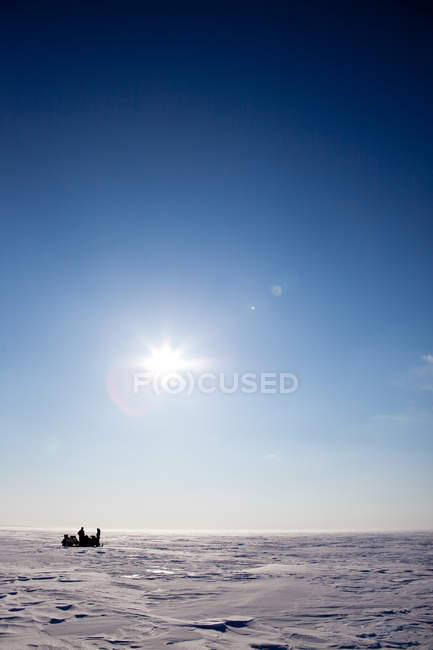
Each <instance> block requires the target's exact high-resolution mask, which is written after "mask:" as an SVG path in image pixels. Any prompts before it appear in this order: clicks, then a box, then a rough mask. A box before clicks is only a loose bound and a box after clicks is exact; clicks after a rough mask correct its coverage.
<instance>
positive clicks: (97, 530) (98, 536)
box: [96, 528, 101, 546]
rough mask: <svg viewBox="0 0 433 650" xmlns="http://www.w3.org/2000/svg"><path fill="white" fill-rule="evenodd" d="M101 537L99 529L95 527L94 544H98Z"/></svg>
mask: <svg viewBox="0 0 433 650" xmlns="http://www.w3.org/2000/svg"><path fill="white" fill-rule="evenodd" d="M100 538H101V529H100V528H97V529H96V546H99V540H100Z"/></svg>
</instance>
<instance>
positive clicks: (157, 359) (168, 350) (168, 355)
mask: <svg viewBox="0 0 433 650" xmlns="http://www.w3.org/2000/svg"><path fill="white" fill-rule="evenodd" d="M150 350H151V356H150V357H148V358H147V359H145V365H146V367H147V368H149V370H151V371H152V372H155V373H157V374H160V373H166V372H172V371H175V370H181V369H182V368H186V367H187V366H188V365H189V364H188V362H187V361H185V360H184V359H182V350H174V349H173V348H172V347H171V346H170V345H169V344H168V343H166V344H165V345H163V346H162V347H160V348H151V349H150Z"/></svg>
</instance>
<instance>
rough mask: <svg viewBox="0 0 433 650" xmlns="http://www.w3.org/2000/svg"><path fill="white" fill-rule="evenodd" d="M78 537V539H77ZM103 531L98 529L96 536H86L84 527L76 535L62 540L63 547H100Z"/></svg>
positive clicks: (65, 536)
mask: <svg viewBox="0 0 433 650" xmlns="http://www.w3.org/2000/svg"><path fill="white" fill-rule="evenodd" d="M77 537H78V539H77ZM100 538H101V529H100V528H97V529H96V535H90V536H89V535H86V533H85V532H84V528H83V526H81V528H80V530H79V531H78V533H77V534H76V535H67V534H66V533H65V534H64V536H63V539H62V546H100Z"/></svg>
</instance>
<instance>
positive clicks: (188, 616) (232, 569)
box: [0, 527, 433, 650]
mask: <svg viewBox="0 0 433 650" xmlns="http://www.w3.org/2000/svg"><path fill="white" fill-rule="evenodd" d="M77 528H78V527H77ZM63 532H66V531H63V530H61V531H58V532H57V531H55V532H53V531H34V530H33V531H32V530H5V529H4V530H0V645H1V646H2V647H5V648H11V649H14V648H17V649H19V650H21V649H23V648H37V647H39V648H113V647H126V648H148V649H154V650H157V649H158V648H173V650H176V649H179V650H181V649H182V650H185V649H191V650H200V649H202V648H208V649H215V650H217V649H218V650H219V649H220V648H221V649H222V648H235V649H237V648H245V649H246V648H257V649H259V648H261V649H262V650H265V649H269V650H270V649H274V650H277V649H278V648H304V649H313V648H409V647H414V646H417V647H421V648H432V649H433V610H432V605H433V545H432V542H433V534H429V533H405V534H397V533H396V534H296V535H295V534H264V533H262V534H251V535H245V534H242V535H241V534H194V533H183V532H182V533H179V532H174V533H143V532H140V533H139V532H137V533H130V532H129V533H119V532H116V533H114V532H112V533H106V532H104V531H102V541H103V542H104V547H103V548H87V549H82V548H67V549H64V548H62V547H61V546H60V544H59V542H60V539H61V536H62V533H63ZM68 532H74V533H75V532H76V531H72V530H71V531H68ZM90 532H94V531H90Z"/></svg>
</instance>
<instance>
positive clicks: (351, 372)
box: [0, 3, 433, 529]
mask: <svg viewBox="0 0 433 650" xmlns="http://www.w3.org/2000/svg"><path fill="white" fill-rule="evenodd" d="M310 9H315V10H314V11H309V12H308V13H307V12H306V11H305V13H304V12H303V11H302V10H301V9H294V8H293V7H289V6H286V7H285V8H284V7H280V8H273V9H269V8H265V6H264V4H257V5H256V4H253V5H251V6H250V7H249V8H248V10H247V9H245V8H242V7H241V5H235V6H232V7H231V8H228V7H224V6H223V5H222V4H221V5H219V7H218V8H217V9H211V8H210V7H209V8H207V9H203V8H199V7H197V6H193V5H188V6H185V7H183V10H182V11H180V9H179V8H176V7H174V6H168V5H167V6H166V7H165V9H164V11H163V10H162V9H160V10H157V9H155V8H153V9H150V8H146V7H144V5H142V4H140V5H139V4H132V3H126V4H125V3H122V4H120V3H104V4H103V5H102V4H98V3H94V4H92V5H89V4H87V5H84V4H80V3H78V5H76V6H74V8H73V9H70V10H68V12H66V11H65V9H64V8H63V9H62V8H61V7H60V8H59V7H56V6H52V5H49V4H46V5H45V4H43V5H41V7H39V8H38V11H36V10H35V9H32V8H23V10H22V11H21V10H20V12H14V11H13V10H10V12H6V16H5V21H4V24H3V26H2V38H1V39H0V41H1V43H2V45H1V48H2V50H3V51H2V57H1V61H2V63H1V67H2V77H3V79H4V82H3V84H2V87H1V89H0V93H1V107H2V108H1V113H0V116H1V122H0V124H1V131H2V155H1V166H2V168H1V186H2V191H1V207H0V209H1V246H2V255H1V260H0V264H1V280H0V282H1V284H0V291H1V306H2V319H1V321H0V342H1V350H2V364H1V370H0V382H1V395H2V402H3V405H2V410H1V420H0V421H1V439H0V450H1V453H0V464H1V476H2V479H1V481H2V492H3V495H4V499H3V500H2V504H1V509H0V524H3V525H18V524H22V525H35V526H39V525H40V526H46V525H65V526H66V525H71V526H74V525H78V524H79V525H81V524H82V523H83V524H85V525H89V526H96V525H100V526H101V527H112V528H115V527H130V528H275V529H297V528H326V529H335V528H338V529H340V528H341V529H346V528H351V529H354V528H356V529H370V528H431V527H432V525H433V511H432V506H431V503H432V500H431V495H432V488H433V485H432V483H433V480H432V478H431V474H432V472H431V464H432V460H433V459H432V455H433V454H432V451H433V449H432V442H431V437H432V433H433V429H432V424H433V411H432V392H433V358H431V357H429V355H432V354H433V337H432V325H433V307H432V301H431V295H432V291H431V290H432V278H433V268H432V267H433V258H432V255H431V240H432V219H431V214H432V213H431V210H432V198H433V190H432V180H431V169H432V157H433V156H432V130H433V127H432V121H431V114H432V109H433V107H432V103H433V102H432V99H433V97H432V87H431V73H432V69H431V67H432V66H431V62H432V54H433V52H432V46H431V42H430V40H431V39H430V38H429V25H431V15H429V13H428V12H426V11H425V10H423V9H422V7H421V5H419V6H416V7H415V8H412V9H409V8H407V7H406V8H404V7H403V4H401V5H400V3H389V4H388V3H384V4H383V5H381V10H380V12H378V13H374V12H372V11H371V10H369V9H367V8H365V7H360V8H354V7H351V8H350V9H349V8H348V7H344V6H343V5H341V4H332V3H331V5H329V6H327V8H326V12H324V9H323V7H322V6H321V5H320V4H315V3H313V6H312V7H311V8H310ZM274 285H279V286H281V287H282V288H283V293H282V295H280V296H275V295H274V294H273V293H272V287H273V286H274ZM251 305H254V306H255V307H256V309H255V310H251ZM167 340H170V341H171V344H172V346H173V347H174V348H177V347H180V348H187V350H188V352H187V353H188V355H189V356H190V357H194V358H206V359H213V360H215V366H216V367H218V368H219V369H223V370H226V371H227V372H229V371H233V370H234V369H236V370H238V371H240V372H246V371H251V372H258V371H260V370H266V371H270V372H272V371H275V372H278V371H284V370H287V371H291V372H294V373H295V374H296V375H297V376H298V378H299V390H298V391H297V392H296V393H295V394H293V395H286V396H284V395H214V396H202V395H192V396H191V397H190V398H186V397H179V398H176V399H174V398H171V397H167V396H163V395H162V396H161V397H160V398H158V400H156V402H155V404H154V405H153V407H152V408H151V409H149V410H148V411H146V412H145V413H143V414H142V415H141V416H139V417H138V416H133V415H131V414H128V413H127V412H125V410H122V409H119V408H118V406H117V405H116V404H115V403H113V401H112V400H111V399H110V395H109V392H108V390H107V374H108V373H109V372H110V368H112V367H113V366H114V367H116V364H119V363H122V360H125V359H127V358H130V357H131V356H137V355H143V354H146V349H147V346H148V345H153V346H156V347H158V346H161V345H162V344H163V343H164V341H167ZM185 354H186V353H185Z"/></svg>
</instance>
